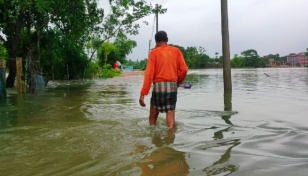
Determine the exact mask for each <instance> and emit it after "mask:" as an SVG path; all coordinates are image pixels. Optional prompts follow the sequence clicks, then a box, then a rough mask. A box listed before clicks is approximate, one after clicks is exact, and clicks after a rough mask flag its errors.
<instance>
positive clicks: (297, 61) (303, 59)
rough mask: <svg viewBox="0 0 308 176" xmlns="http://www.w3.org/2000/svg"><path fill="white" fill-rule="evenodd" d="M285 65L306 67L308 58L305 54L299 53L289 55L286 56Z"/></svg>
mask: <svg viewBox="0 0 308 176" xmlns="http://www.w3.org/2000/svg"><path fill="white" fill-rule="evenodd" d="M287 63H288V65H290V66H293V67H294V66H307V65H308V57H307V56H306V53H304V52H301V53H298V54H295V53H291V54H289V55H288V56H287Z"/></svg>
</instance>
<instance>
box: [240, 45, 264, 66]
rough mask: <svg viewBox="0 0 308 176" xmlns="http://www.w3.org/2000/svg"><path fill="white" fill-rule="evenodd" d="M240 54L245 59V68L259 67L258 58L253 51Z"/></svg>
mask: <svg viewBox="0 0 308 176" xmlns="http://www.w3.org/2000/svg"><path fill="white" fill-rule="evenodd" d="M241 54H242V56H243V57H244V58H245V67H259V65H258V60H259V59H260V57H259V55H258V52H257V51H256V50H255V49H248V50H245V51H243V52H242V53H241Z"/></svg>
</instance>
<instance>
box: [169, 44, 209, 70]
mask: <svg viewBox="0 0 308 176" xmlns="http://www.w3.org/2000/svg"><path fill="white" fill-rule="evenodd" d="M172 46H175V47H177V48H178V49H179V50H180V51H181V52H182V53H183V56H184V59H185V61H186V64H187V66H188V67H189V68H192V69H199V68H206V66H207V63H209V62H211V61H212V60H211V58H210V57H209V56H208V55H207V54H206V53H205V52H206V50H205V49H204V48H203V47H199V48H197V47H192V46H190V47H187V48H184V47H181V46H178V45H172Z"/></svg>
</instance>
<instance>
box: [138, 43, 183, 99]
mask: <svg viewBox="0 0 308 176" xmlns="http://www.w3.org/2000/svg"><path fill="white" fill-rule="evenodd" d="M187 71H188V68H187V65H186V63H185V60H184V57H183V55H182V53H181V51H180V50H179V49H178V48H176V47H173V46H168V45H166V46H160V47H157V48H155V49H153V50H152V51H151V53H150V55H149V59H148V61H147V66H146V71H145V75H144V81H143V86H142V89H141V92H140V94H141V95H147V94H148V93H149V90H150V88H151V86H152V83H156V82H177V83H178V84H182V83H183V82H184V80H185V77H186V74H187Z"/></svg>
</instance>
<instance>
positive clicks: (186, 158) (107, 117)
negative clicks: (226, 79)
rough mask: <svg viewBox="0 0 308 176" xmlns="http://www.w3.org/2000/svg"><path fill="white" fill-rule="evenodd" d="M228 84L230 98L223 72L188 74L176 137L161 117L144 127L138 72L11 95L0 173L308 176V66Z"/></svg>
mask: <svg viewBox="0 0 308 176" xmlns="http://www.w3.org/2000/svg"><path fill="white" fill-rule="evenodd" d="M264 73H266V74H267V75H268V76H267V75H266V74H264ZM232 79H233V80H232V82H233V94H232V101H231V99H230V97H229V98H227V100H226V98H224V93H223V77H222V70H221V69H207V70H191V71H189V75H188V76H187V80H186V82H191V83H192V85H193V86H192V88H191V89H184V88H179V93H178V103H177V110H176V120H177V129H176V131H175V132H173V131H169V130H168V129H167V127H166V125H165V114H160V115H159V119H158V124H157V126H156V127H153V126H149V125H148V109H149V100H150V96H147V97H146V103H147V107H146V108H142V107H140V106H139V104H138V98H139V91H140V88H141V85H142V81H143V76H142V75H138V76H129V77H118V78H112V79H107V80H92V81H85V82H81V81H72V82H65V81H63V82H57V81H56V82H50V83H49V85H48V88H47V89H46V90H45V91H43V92H39V93H38V95H37V96H32V95H28V94H25V95H18V94H17V93H16V90H8V98H7V101H6V102H2V103H1V105H0V175H4V176H10V175H12V176H19V175H21V176H34V175H40V176H45V175H59V176H62V175H63V176H67V175H76V176H79V175H97V176H101V175H102V176H122V175H123V176H140V175H143V176H149V175H159V176H164V175H166V176H169V175H172V176H174V175H177V176H182V175H193V176H194V175H196V176H199V175H204V176H210V175H215V176H222V175H235V176H260V175H262V176H263V175H265V176H293V175H294V176H307V173H308V151H307V149H308V119H307V118H308V116H307V114H308V103H307V102H308V69H307V68H276V69H270V68H268V69H233V70H232ZM226 102H227V103H226ZM230 102H232V104H230ZM231 105H232V106H231ZM226 106H228V108H226Z"/></svg>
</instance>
